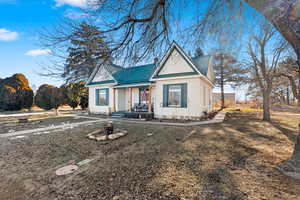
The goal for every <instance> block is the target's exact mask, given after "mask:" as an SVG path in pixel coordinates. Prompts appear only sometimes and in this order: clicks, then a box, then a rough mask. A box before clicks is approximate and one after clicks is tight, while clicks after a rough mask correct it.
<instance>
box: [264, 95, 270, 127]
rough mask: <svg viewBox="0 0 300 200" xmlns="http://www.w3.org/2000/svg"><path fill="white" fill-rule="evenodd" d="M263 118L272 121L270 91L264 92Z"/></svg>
mask: <svg viewBox="0 0 300 200" xmlns="http://www.w3.org/2000/svg"><path fill="white" fill-rule="evenodd" d="M263 120H264V121H270V120H271V117H270V93H269V92H264V93H263Z"/></svg>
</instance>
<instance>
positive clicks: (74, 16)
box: [64, 9, 89, 19]
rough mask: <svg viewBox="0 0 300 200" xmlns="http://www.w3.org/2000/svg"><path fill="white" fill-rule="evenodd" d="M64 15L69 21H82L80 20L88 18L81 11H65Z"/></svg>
mask: <svg viewBox="0 0 300 200" xmlns="http://www.w3.org/2000/svg"><path fill="white" fill-rule="evenodd" d="M64 15H65V17H67V18H69V19H82V18H87V17H88V16H89V15H88V14H87V13H84V12H81V11H75V10H72V9H67V10H66V11H65V14H64Z"/></svg>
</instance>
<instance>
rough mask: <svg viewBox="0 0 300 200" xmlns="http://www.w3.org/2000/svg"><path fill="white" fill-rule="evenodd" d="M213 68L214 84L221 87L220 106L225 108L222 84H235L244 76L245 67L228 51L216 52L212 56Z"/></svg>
mask: <svg viewBox="0 0 300 200" xmlns="http://www.w3.org/2000/svg"><path fill="white" fill-rule="evenodd" d="M214 70H215V73H216V84H217V86H219V87H220V89H221V108H222V109H223V108H225V97H224V86H225V85H226V84H230V85H231V86H233V87H235V86H237V83H239V82H241V81H243V80H244V79H245V77H246V69H245V68H243V67H242V65H240V64H239V63H238V61H237V60H236V59H235V58H234V57H233V56H232V55H230V54H228V53H223V52H220V53H217V54H216V55H215V56H214Z"/></svg>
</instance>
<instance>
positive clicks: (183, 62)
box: [87, 42, 215, 119]
mask: <svg viewBox="0 0 300 200" xmlns="http://www.w3.org/2000/svg"><path fill="white" fill-rule="evenodd" d="M214 77H215V75H214V71H213V66H212V57H211V56H201V57H194V58H191V57H190V56H188V55H187V54H186V53H185V52H184V51H183V49H182V48H180V47H179V46H178V44H176V43H175V42H173V43H172V45H171V47H170V48H169V50H168V51H167V53H166V54H165V55H164V56H163V58H162V59H161V60H160V61H156V62H154V63H152V64H147V65H142V66H134V67H128V68H123V67H120V66H117V65H114V64H106V65H101V66H98V67H97V68H96V69H95V71H94V72H93V73H92V75H91V77H90V78H89V80H88V82H87V87H89V111H90V112H91V113H93V114H107V115H110V114H113V115H115V114H120V113H142V112H145V113H151V114H153V115H154V117H155V118H172V119H173V118H180V119H198V118H200V117H201V116H202V115H203V114H204V113H205V112H210V111H212V90H213V88H214Z"/></svg>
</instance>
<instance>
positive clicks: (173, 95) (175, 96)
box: [168, 85, 181, 107]
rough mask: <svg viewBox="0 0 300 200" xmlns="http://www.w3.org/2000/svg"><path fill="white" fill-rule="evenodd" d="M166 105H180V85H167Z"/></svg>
mask: <svg viewBox="0 0 300 200" xmlns="http://www.w3.org/2000/svg"><path fill="white" fill-rule="evenodd" d="M168 106H169V107H180V106H181V85H170V86H169V98H168Z"/></svg>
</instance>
